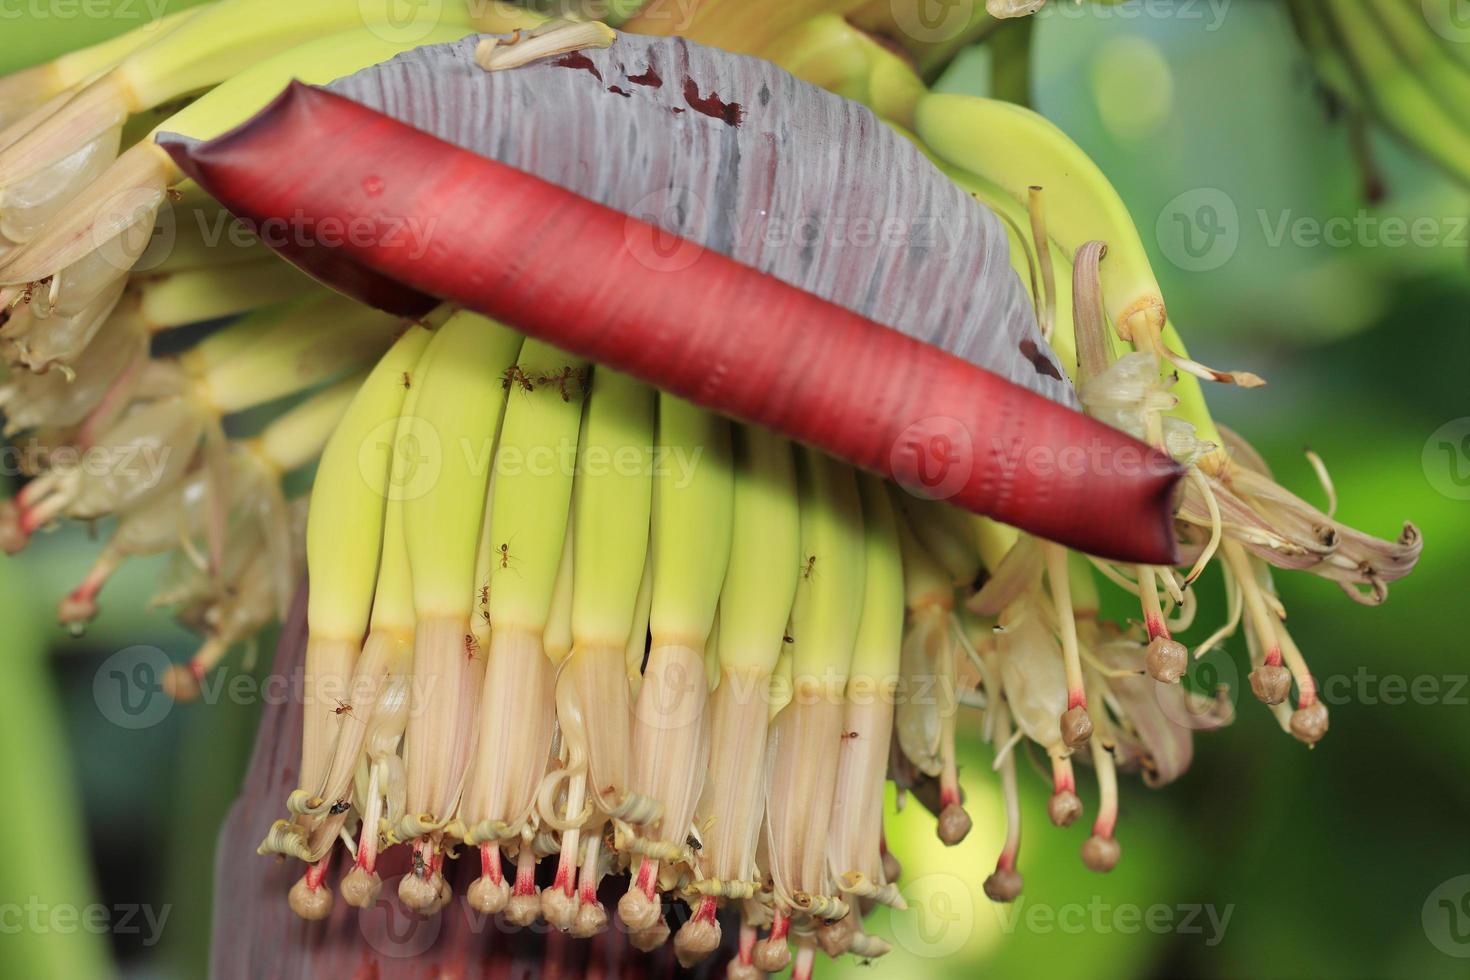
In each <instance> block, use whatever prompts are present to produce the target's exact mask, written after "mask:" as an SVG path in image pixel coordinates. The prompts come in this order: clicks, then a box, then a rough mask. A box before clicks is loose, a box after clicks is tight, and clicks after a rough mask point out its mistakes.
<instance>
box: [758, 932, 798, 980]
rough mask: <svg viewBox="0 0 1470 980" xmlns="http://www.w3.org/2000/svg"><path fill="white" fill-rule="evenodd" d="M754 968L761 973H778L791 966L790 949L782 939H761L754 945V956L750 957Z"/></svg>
mask: <svg viewBox="0 0 1470 980" xmlns="http://www.w3.org/2000/svg"><path fill="white" fill-rule="evenodd" d="M751 960H752V961H753V962H754V963H755V968H756V969H757V970H760V971H761V972H762V973H780V972H781V971H782V970H784V969H786V967H788V966H790V965H791V947H790V946H788V945H786V940H785V939H784V938H782V939H762V940H761V941H760V942H758V943H756V944H755V955H754V956H752V957H751Z"/></svg>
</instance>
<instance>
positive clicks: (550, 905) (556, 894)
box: [541, 888, 577, 932]
mask: <svg viewBox="0 0 1470 980" xmlns="http://www.w3.org/2000/svg"><path fill="white" fill-rule="evenodd" d="M541 916H542V918H544V919H545V920H546V921H547V922H548V923H549V924H550V925H552V926H553V927H555V928H557V929H560V930H561V931H562V932H570V931H571V929H572V926H574V925H576V923H577V896H576V894H575V893H574V894H571V895H568V894H567V893H566V892H565V891H563V890H562V889H560V888H546V889H543V890H542V892H541Z"/></svg>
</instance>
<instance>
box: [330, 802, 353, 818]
mask: <svg viewBox="0 0 1470 980" xmlns="http://www.w3.org/2000/svg"><path fill="white" fill-rule="evenodd" d="M351 807H352V803H351V802H350V801H348V800H338V801H337V802H336V803H333V804H332V809H331V810H330V811H329V812H330V813H331V814H332V815H333V816H336V815H337V814H339V813H346V812H347V811H348V810H349V809H350V808H351Z"/></svg>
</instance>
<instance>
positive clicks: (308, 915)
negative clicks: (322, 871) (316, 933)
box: [288, 875, 333, 922]
mask: <svg viewBox="0 0 1470 980" xmlns="http://www.w3.org/2000/svg"><path fill="white" fill-rule="evenodd" d="M288 901H289V902H290V904H291V911H292V912H295V913H296V914H297V915H299V916H301V918H303V919H306V920H308V921H310V922H317V921H320V920H321V919H325V918H326V917H327V916H329V915H331V914H332V901H333V899H332V890H331V889H330V888H328V887H326V886H325V885H320V884H319V885H317V886H316V887H315V888H313V887H311V885H309V884H307V881H306V876H304V875H303V876H302V877H300V878H297V879H296V884H294V885H292V886H291V894H290V896H289V898H288Z"/></svg>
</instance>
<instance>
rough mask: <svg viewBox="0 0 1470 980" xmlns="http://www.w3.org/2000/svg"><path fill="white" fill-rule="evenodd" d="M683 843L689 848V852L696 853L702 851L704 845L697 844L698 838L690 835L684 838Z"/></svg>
mask: <svg viewBox="0 0 1470 980" xmlns="http://www.w3.org/2000/svg"><path fill="white" fill-rule="evenodd" d="M684 843H685V844H686V845H687V846H688V847H689V849H690V850H691V851H694V852H696V853H698V852H699V851H702V850H704V845H703V844H701V843H700V842H699V838H698V837H695V836H694V835H693V834H690V835H689V836H688V837H686V838H684Z"/></svg>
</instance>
